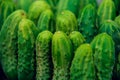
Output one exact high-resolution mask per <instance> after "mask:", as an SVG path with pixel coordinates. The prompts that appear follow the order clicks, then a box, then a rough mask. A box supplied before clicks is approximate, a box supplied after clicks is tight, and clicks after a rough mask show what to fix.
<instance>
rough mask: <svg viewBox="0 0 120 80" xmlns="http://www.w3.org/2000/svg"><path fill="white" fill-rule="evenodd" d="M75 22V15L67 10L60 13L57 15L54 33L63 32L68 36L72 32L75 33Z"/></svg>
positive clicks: (76, 28) (76, 27)
mask: <svg viewBox="0 0 120 80" xmlns="http://www.w3.org/2000/svg"><path fill="white" fill-rule="evenodd" d="M77 30H78V26H77V20H76V17H75V15H74V14H73V13H72V12H71V11H68V10H64V11H62V12H61V13H60V14H58V15H57V19H56V31H63V32H65V33H66V34H67V35H69V34H70V33H71V32H72V31H77Z"/></svg>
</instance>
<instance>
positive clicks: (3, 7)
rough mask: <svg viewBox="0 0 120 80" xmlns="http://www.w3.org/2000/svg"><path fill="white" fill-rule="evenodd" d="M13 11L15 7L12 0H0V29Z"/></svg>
mask: <svg viewBox="0 0 120 80" xmlns="http://www.w3.org/2000/svg"><path fill="white" fill-rule="evenodd" d="M14 10H15V5H14V3H13V2H12V0H9V1H6V0H1V1H0V29H1V27H2V25H3V23H4V21H5V20H6V18H7V17H8V16H9V15H10V14H11V13H12V12H13V11H14Z"/></svg>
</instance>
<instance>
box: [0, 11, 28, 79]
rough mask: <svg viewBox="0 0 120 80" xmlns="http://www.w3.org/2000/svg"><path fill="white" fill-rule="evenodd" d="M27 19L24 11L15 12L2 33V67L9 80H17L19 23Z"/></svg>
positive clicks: (0, 45)
mask: <svg viewBox="0 0 120 80" xmlns="http://www.w3.org/2000/svg"><path fill="white" fill-rule="evenodd" d="M25 17H26V13H25V12H24V11H23V10H17V11H15V12H13V13H12V14H11V15H10V16H8V18H7V19H6V20H5V22H4V24H3V26H2V29H1V32H0V53H1V54H0V59H1V65H2V68H3V71H4V73H5V75H6V76H7V78H8V79H9V80H17V51H18V49H17V45H18V44H17V40H18V38H17V30H18V24H19V22H20V21H21V19H23V18H25Z"/></svg>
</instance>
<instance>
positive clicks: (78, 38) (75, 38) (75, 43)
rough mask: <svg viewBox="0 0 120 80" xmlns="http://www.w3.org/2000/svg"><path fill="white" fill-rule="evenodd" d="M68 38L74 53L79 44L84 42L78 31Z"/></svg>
mask: <svg viewBox="0 0 120 80" xmlns="http://www.w3.org/2000/svg"><path fill="white" fill-rule="evenodd" d="M69 38H70V40H71V42H72V45H73V51H74V52H75V51H76V49H77V48H78V47H79V46H80V45H81V44H83V43H84V42H85V39H84V37H83V35H82V34H81V33H80V32H78V31H73V32H71V33H70V35H69Z"/></svg>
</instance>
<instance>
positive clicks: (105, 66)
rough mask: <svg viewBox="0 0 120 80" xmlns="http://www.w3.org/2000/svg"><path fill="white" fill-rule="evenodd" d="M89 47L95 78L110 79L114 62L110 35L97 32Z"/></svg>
mask: <svg viewBox="0 0 120 80" xmlns="http://www.w3.org/2000/svg"><path fill="white" fill-rule="evenodd" d="M91 47H92V50H93V56H94V63H95V68H96V76H97V79H96V80H111V79H112V71H113V67H114V64H115V45H114V41H113V39H112V37H111V36H109V35H108V34H107V33H101V34H98V35H97V36H96V37H95V38H94V39H93V41H92V42H91Z"/></svg>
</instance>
